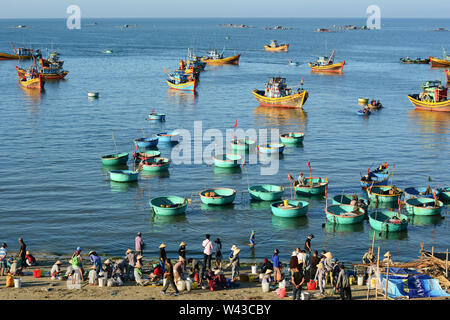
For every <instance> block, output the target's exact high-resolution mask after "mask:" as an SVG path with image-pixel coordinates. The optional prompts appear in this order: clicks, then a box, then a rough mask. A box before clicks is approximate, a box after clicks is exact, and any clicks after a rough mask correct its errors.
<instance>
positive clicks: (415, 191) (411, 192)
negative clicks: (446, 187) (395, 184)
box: [403, 187, 439, 201]
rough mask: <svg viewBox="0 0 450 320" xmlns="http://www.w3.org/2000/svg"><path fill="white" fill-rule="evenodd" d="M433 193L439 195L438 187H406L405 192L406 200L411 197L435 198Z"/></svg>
mask: <svg viewBox="0 0 450 320" xmlns="http://www.w3.org/2000/svg"><path fill="white" fill-rule="evenodd" d="M433 193H435V194H436V197H437V196H439V190H438V189H431V188H430V187H410V188H406V189H405V190H404V192H403V195H404V197H405V201H406V200H408V199H410V198H430V199H432V198H433Z"/></svg>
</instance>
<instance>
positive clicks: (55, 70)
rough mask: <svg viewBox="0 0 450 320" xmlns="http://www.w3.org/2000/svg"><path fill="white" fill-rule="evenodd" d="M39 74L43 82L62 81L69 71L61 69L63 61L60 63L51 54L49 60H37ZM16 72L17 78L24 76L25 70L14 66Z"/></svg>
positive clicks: (54, 53) (56, 56)
mask: <svg viewBox="0 0 450 320" xmlns="http://www.w3.org/2000/svg"><path fill="white" fill-rule="evenodd" d="M39 64H40V65H39V67H38V71H39V74H40V75H41V76H42V78H43V79H45V80H61V79H64V77H65V76H67V74H69V71H66V70H64V69H63V68H62V65H63V64H64V61H60V60H59V58H58V55H57V53H56V52H53V53H52V54H51V55H50V57H49V59H43V58H42V57H41V58H40V59H39ZM16 71H17V74H18V75H19V76H21V75H24V74H25V72H26V70H25V69H22V68H20V67H18V66H16Z"/></svg>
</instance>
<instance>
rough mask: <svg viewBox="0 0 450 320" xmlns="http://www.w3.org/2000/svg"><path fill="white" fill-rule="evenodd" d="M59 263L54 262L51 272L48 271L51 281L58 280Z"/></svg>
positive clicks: (59, 272) (59, 273)
mask: <svg viewBox="0 0 450 320" xmlns="http://www.w3.org/2000/svg"><path fill="white" fill-rule="evenodd" d="M61 264H62V263H61V261H59V260H58V261H56V262H55V264H54V265H53V266H52V270H50V275H51V277H52V280H55V279H58V280H59V277H60V275H61Z"/></svg>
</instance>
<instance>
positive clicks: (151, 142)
mask: <svg viewBox="0 0 450 320" xmlns="http://www.w3.org/2000/svg"><path fill="white" fill-rule="evenodd" d="M158 140H159V138H158V137H152V138H138V139H134V144H135V145H136V146H138V147H139V148H143V149H148V148H153V147H156V146H157V145H158Z"/></svg>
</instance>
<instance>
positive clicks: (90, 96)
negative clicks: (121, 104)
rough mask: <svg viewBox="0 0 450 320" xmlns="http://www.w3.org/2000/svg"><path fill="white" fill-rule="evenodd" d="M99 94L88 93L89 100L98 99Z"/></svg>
mask: <svg viewBox="0 0 450 320" xmlns="http://www.w3.org/2000/svg"><path fill="white" fill-rule="evenodd" d="M98 96H99V93H98V92H88V97H89V98H98Z"/></svg>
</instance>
